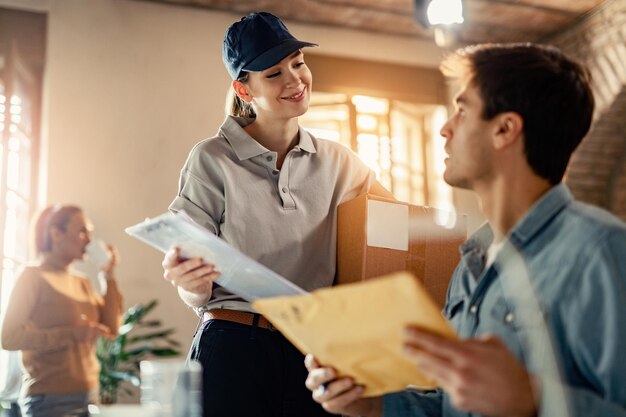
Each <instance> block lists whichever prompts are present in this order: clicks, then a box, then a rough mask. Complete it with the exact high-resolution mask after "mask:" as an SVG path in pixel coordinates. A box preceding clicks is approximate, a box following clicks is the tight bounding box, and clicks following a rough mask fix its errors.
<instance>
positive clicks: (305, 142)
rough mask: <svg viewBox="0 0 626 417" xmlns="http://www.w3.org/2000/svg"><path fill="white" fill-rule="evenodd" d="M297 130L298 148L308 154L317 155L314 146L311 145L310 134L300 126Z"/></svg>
mask: <svg viewBox="0 0 626 417" xmlns="http://www.w3.org/2000/svg"><path fill="white" fill-rule="evenodd" d="M299 129H300V131H299V132H300V134H299V136H300V143H298V147H299V148H300V149H302V150H303V151H305V152H308V153H317V149H315V144H314V143H313V139H312V138H311V134H310V133H309V132H307V131H306V130H304V129H303V128H302V126H299Z"/></svg>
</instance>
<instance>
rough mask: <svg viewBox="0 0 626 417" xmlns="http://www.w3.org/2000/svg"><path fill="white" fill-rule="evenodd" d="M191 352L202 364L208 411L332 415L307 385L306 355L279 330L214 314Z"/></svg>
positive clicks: (252, 416) (223, 416)
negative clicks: (219, 317) (314, 397)
mask: <svg viewBox="0 0 626 417" xmlns="http://www.w3.org/2000/svg"><path fill="white" fill-rule="evenodd" d="M190 358H191V359H195V360H198V361H199V362H200V363H201V364H202V367H203V371H202V372H203V387H202V391H203V401H204V403H203V410H204V414H203V415H204V417H328V416H330V414H328V413H326V412H325V411H324V409H323V408H322V407H321V406H320V405H319V404H317V403H316V402H314V401H313V399H312V398H311V392H310V391H309V390H308V389H307V388H306V387H305V386H304V381H305V379H306V376H307V371H306V368H305V366H304V356H303V355H302V354H301V353H300V352H299V351H298V350H297V349H296V348H295V347H294V346H293V345H292V344H291V343H290V342H289V341H288V340H287V339H285V337H284V336H283V335H282V334H280V332H278V331H276V330H268V329H263V328H259V327H256V326H247V325H245V324H239V323H233V322H228V321H222V320H209V321H207V322H205V323H203V324H202V325H201V326H200V328H199V329H198V331H197V332H196V334H195V336H194V340H193V345H192V346H191V352H190Z"/></svg>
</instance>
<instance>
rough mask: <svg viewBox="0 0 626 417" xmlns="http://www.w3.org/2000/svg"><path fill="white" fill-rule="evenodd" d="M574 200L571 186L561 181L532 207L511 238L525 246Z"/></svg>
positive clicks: (514, 229) (515, 228)
mask: <svg viewBox="0 0 626 417" xmlns="http://www.w3.org/2000/svg"><path fill="white" fill-rule="evenodd" d="M573 201H574V197H573V196H572V193H571V192H570V190H569V188H567V186H566V185H565V184H563V183H559V184H557V185H555V186H554V187H552V188H551V189H550V190H548V192H546V193H545V194H544V195H543V196H542V197H541V198H540V199H539V200H537V201H536V202H535V204H534V205H533V206H532V207H531V208H530V210H529V211H528V213H526V215H525V216H524V217H523V218H522V219H521V220H520V221H519V222H518V223H517V225H516V226H515V227H514V228H513V231H512V232H511V239H512V240H513V241H515V242H516V243H519V246H520V247H523V246H524V245H525V244H526V243H527V242H528V241H529V240H530V239H532V238H533V236H535V235H536V234H537V232H539V231H540V230H541V229H542V228H544V227H545V225H546V224H547V223H548V222H549V221H550V220H552V219H553V218H554V216H556V215H557V214H558V213H560V212H561V210H563V209H564V208H565V207H566V206H567V205H569V204H570V203H572V202H573Z"/></svg>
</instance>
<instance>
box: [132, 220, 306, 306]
mask: <svg viewBox="0 0 626 417" xmlns="http://www.w3.org/2000/svg"><path fill="white" fill-rule="evenodd" d="M126 233H128V234H129V235H130V236H132V237H134V238H137V239H139V240H141V241H142V242H144V243H147V244H148V245H150V246H152V247H154V248H156V249H158V250H160V251H161V252H164V253H165V252H167V251H168V250H169V249H170V248H171V247H172V246H175V245H176V246H178V247H179V249H180V255H181V256H182V257H184V258H196V257H201V258H202V259H204V261H205V262H207V263H211V264H214V265H215V269H216V270H217V271H219V272H220V273H221V275H220V277H219V278H218V279H217V280H216V281H215V282H216V283H217V284H219V285H221V286H222V287H224V288H225V289H226V290H228V291H230V292H232V293H233V294H237V295H238V296H240V297H242V298H243V299H245V300H247V301H254V300H256V299H258V298H264V297H278V296H288V295H297V294H306V291H305V290H303V289H302V288H300V287H298V286H297V285H295V284H294V283H292V282H291V281H288V280H287V279H286V278H284V277H282V276H280V275H279V274H277V273H276V272H274V271H272V270H271V269H269V268H267V267H266V266H264V265H262V264H260V263H258V262H257V261H255V260H254V259H252V258H250V257H249V256H247V255H245V254H243V253H241V252H240V251H239V250H237V249H236V248H234V247H232V246H231V245H229V244H228V243H227V242H225V241H224V240H222V239H220V238H219V237H217V236H216V235H214V234H213V233H211V232H210V231H208V230H207V229H205V228H204V227H202V226H200V225H199V224H197V223H196V222H194V221H193V220H192V219H191V217H189V216H188V215H187V214H186V213H185V212H178V213H176V214H174V213H169V212H168V213H164V214H162V215H160V216H157V217H154V218H151V219H150V218H148V219H146V220H145V221H143V222H141V223H138V224H136V225H133V226H130V227H127V228H126Z"/></svg>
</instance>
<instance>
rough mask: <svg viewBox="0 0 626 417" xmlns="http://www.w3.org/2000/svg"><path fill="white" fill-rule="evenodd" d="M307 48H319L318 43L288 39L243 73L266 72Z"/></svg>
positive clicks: (252, 63)
mask: <svg viewBox="0 0 626 417" xmlns="http://www.w3.org/2000/svg"><path fill="white" fill-rule="evenodd" d="M307 46H319V45H318V44H316V43H311V42H304V41H299V40H297V39H287V40H285V41H284V42H282V43H280V44H279V45H276V46H275V47H273V48H270V49H268V50H267V51H265V52H263V53H262V54H261V55H259V56H258V57H256V58H255V59H254V60H253V61H252V62H250V63H249V64H248V65H246V66H244V67H243V68H242V69H241V70H242V71H264V70H266V69H268V68H269V67H271V66H274V65H276V64H278V63H279V62H280V61H282V60H283V59H284V58H285V57H287V56H289V55H290V54H291V53H293V52H295V51H297V50H298V49H300V48H305V47H307Z"/></svg>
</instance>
